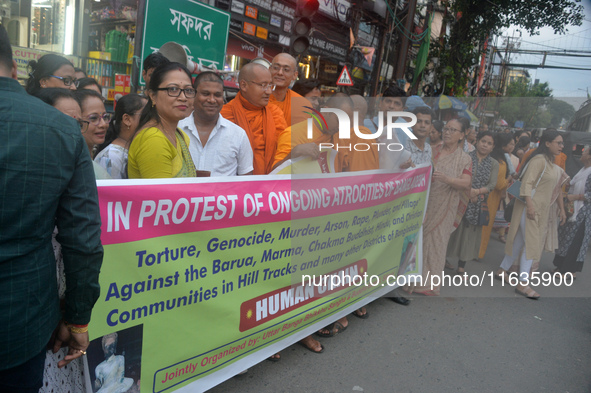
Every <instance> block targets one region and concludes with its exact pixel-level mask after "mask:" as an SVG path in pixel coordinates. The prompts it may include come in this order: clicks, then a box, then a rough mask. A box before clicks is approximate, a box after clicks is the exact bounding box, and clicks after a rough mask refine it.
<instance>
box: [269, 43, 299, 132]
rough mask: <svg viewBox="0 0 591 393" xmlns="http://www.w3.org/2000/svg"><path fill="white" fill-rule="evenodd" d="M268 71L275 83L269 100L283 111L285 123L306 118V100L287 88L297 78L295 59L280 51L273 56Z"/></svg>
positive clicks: (293, 122)
mask: <svg viewBox="0 0 591 393" xmlns="http://www.w3.org/2000/svg"><path fill="white" fill-rule="evenodd" d="M269 71H271V76H272V77H273V83H274V84H275V91H273V94H272V95H271V97H270V99H269V102H270V103H272V104H275V105H277V106H278V107H279V109H281V110H282V111H283V114H284V115H285V121H286V123H287V125H288V126H292V125H294V124H297V123H299V122H302V121H305V120H306V119H308V115H307V114H306V113H305V112H306V108H305V105H306V104H307V100H306V99H305V98H304V97H302V96H301V95H299V94H298V93H296V92H295V91H293V90H291V89H290V88H289V86H290V85H291V83H292V82H294V81H295V80H296V79H297V78H298V65H297V62H296V59H295V58H294V57H293V56H291V55H289V54H287V53H280V54H278V55H277V56H275V57H274V58H273V62H272V63H271V67H269Z"/></svg>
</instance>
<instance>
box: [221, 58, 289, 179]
mask: <svg viewBox="0 0 591 393" xmlns="http://www.w3.org/2000/svg"><path fill="white" fill-rule="evenodd" d="M238 84H239V87H240V92H239V93H238V95H236V97H235V98H234V99H233V100H232V101H230V102H229V103H228V104H226V105H224V107H223V108H222V110H221V112H220V114H221V115H222V116H223V117H224V118H225V119H228V120H230V121H231V122H233V123H235V124H237V125H238V126H240V127H242V128H243V129H244V130H245V131H246V135H248V139H249V140H250V145H251V147H252V152H253V156H254V157H253V166H254V174H255V175H265V174H268V173H270V172H271V170H272V169H273V164H274V163H275V162H278V161H281V160H282V159H283V158H284V157H285V156H287V155H288V154H289V147H285V146H282V147H280V148H278V146H277V140H278V137H279V134H281V133H282V132H283V131H284V130H285V129H286V128H287V124H286V123H285V118H284V115H283V112H282V111H281V109H279V107H277V106H276V105H269V97H270V96H271V93H272V92H273V82H272V77H271V73H270V72H269V70H268V69H267V68H266V67H264V66H262V65H260V64H256V63H249V64H247V65H245V66H244V67H242V69H241V70H240V73H239V74H238Z"/></svg>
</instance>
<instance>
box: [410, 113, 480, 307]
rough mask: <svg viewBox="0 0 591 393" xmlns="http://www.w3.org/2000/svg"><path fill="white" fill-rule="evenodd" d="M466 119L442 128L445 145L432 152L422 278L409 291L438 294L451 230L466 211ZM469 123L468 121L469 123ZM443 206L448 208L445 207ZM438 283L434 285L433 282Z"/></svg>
mask: <svg viewBox="0 0 591 393" xmlns="http://www.w3.org/2000/svg"><path fill="white" fill-rule="evenodd" d="M463 120H465V119H453V120H450V121H449V122H447V124H446V125H445V127H444V128H443V144H442V145H441V146H439V147H437V148H436V149H435V150H434V151H433V178H432V183H431V191H430V193H429V201H428V204H427V212H426V214H425V222H424V223H423V280H427V279H428V278H429V277H431V279H429V281H424V282H422V283H420V285H407V286H406V287H405V289H406V290H407V291H408V292H411V293H412V292H415V293H419V294H422V295H426V296H439V291H440V287H441V281H439V283H438V282H437V279H436V278H435V279H434V280H433V277H437V276H438V277H439V278H441V273H442V272H443V267H444V265H445V252H446V250H447V244H448V242H449V238H450V236H451V234H452V232H453V231H454V230H455V229H456V228H457V227H458V225H459V223H460V221H461V220H462V216H463V215H464V212H465V211H466V205H467V202H468V197H469V191H470V184H471V181H472V160H471V158H470V156H468V154H466V153H464V151H463V149H462V146H463V143H464V139H465V137H466V130H467V129H468V127H469V125H470V124H469V123H468V121H463ZM466 123H468V124H466ZM442 206H446V207H448V208H445V209H442V208H441V207H442ZM432 283H433V284H437V285H431V284H432Z"/></svg>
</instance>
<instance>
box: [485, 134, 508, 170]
mask: <svg viewBox="0 0 591 393" xmlns="http://www.w3.org/2000/svg"><path fill="white" fill-rule="evenodd" d="M512 140H513V137H512V136H511V135H509V134H505V133H504V132H501V133H496V134H495V148H494V149H493V151H492V152H491V153H490V156H491V157H492V158H494V159H495V160H497V161H498V162H499V163H500V162H501V161H503V162H504V163H505V168H506V169H505V177H507V176H509V163H508V162H507V157H505V152H504V151H503V147H505V146H507V145H508V144H509V143H511V141H512Z"/></svg>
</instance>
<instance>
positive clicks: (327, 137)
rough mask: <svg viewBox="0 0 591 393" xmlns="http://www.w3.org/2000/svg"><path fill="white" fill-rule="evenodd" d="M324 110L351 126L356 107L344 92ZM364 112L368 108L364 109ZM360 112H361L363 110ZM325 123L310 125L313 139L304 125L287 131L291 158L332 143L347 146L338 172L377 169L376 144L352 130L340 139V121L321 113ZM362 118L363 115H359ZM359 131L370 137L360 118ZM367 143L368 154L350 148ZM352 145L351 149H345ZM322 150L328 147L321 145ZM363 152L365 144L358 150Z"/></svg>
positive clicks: (361, 313)
mask: <svg viewBox="0 0 591 393" xmlns="http://www.w3.org/2000/svg"><path fill="white" fill-rule="evenodd" d="M325 108H334V109H340V110H342V111H343V112H345V113H346V115H347V117H348V118H349V120H350V124H351V126H353V121H354V115H353V113H354V109H355V104H354V102H353V100H352V99H351V98H350V97H349V96H348V95H346V94H344V93H336V94H334V95H333V96H332V97H331V98H330V99H329V100H328V101H327V103H326V105H325ZM365 111H367V106H366V107H365ZM362 112H363V111H362ZM322 115H323V116H324V119H325V120H326V124H318V123H316V121H314V122H313V128H312V138H311V139H309V138H308V127H307V124H306V123H299V124H295V125H294V126H292V127H290V128H288V130H289V132H290V133H291V140H292V150H291V157H292V158H296V157H299V156H309V157H312V158H317V157H318V155H319V153H320V147H321V145H320V144H321V143H323V144H332V145H333V146H334V147H333V148H334V149H335V150H337V146H346V147H347V148H346V149H338V150H337V151H338V155H337V159H336V163H335V167H336V170H337V172H352V171H364V170H372V169H379V168H380V159H379V155H378V154H379V153H378V149H377V146H376V145H372V143H374V142H376V141H375V140H374V139H361V138H360V137H359V136H357V134H356V133H355V131H354V130H353V128H352V129H351V137H350V138H349V139H345V138H340V137H339V121H338V118H337V116H336V115H335V114H334V113H327V112H322ZM361 115H362V116H363V113H362V114H361ZM358 120H359V121H358V130H359V132H361V133H363V134H371V131H370V130H368V129H367V128H365V127H363V126H360V125H359V124H363V117H358ZM361 143H363V144H367V145H368V146H369V149H368V150H367V151H356V150H355V149H354V148H353V146H355V145H356V144H361ZM350 145H351V148H350V149H349V148H348V147H349V146H350ZM323 147H329V146H327V145H323ZM361 149H363V150H365V145H363V146H362V147H361ZM354 313H355V314H356V315H357V316H358V317H359V318H366V316H365V315H366V314H367V311H366V310H365V307H362V308H360V309H358V310H356V311H355V312H354ZM348 325H349V321H348V320H347V317H343V318H341V319H339V320H338V321H336V322H335V323H334V324H331V325H329V326H327V327H326V328H324V329H320V331H319V332H318V334H319V335H322V336H329V335H334V334H338V333H340V332H341V331H343V330H344V329H345V328H346V327H347V326H348Z"/></svg>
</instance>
